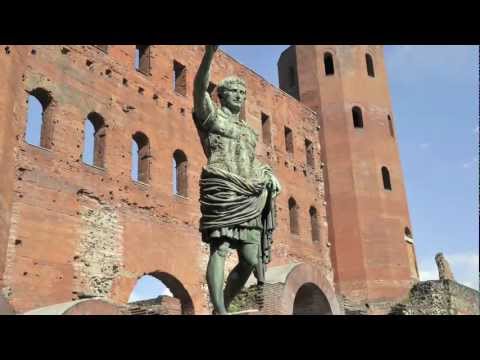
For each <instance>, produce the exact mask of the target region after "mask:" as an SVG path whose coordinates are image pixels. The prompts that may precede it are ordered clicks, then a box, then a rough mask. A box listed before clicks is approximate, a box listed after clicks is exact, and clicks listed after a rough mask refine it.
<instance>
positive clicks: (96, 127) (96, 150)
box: [83, 112, 106, 168]
mask: <svg viewBox="0 0 480 360" xmlns="http://www.w3.org/2000/svg"><path fill="white" fill-rule="evenodd" d="M105 131H106V128H105V120H104V119H103V117H102V116H101V115H100V114H98V113H96V112H92V113H90V114H88V116H87V118H86V119H85V132H84V147H83V162H84V163H86V164H89V165H93V166H97V167H100V168H103V167H104V166H105V164H104V162H105Z"/></svg>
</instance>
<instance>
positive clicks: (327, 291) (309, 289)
mask: <svg viewBox="0 0 480 360" xmlns="http://www.w3.org/2000/svg"><path fill="white" fill-rule="evenodd" d="M284 283H285V285H284V288H283V294H282V309H283V311H284V312H285V313H286V314H294V313H295V311H297V313H304V314H306V313H308V314H315V315H341V314H343V311H342V308H341V306H340V304H339V303H338V300H337V297H336V294H335V290H334V289H333V287H332V286H331V285H330V283H329V282H328V281H327V279H326V278H325V277H324V276H323V274H322V273H321V271H320V270H319V269H317V268H316V267H314V266H311V265H308V264H305V263H299V264H295V265H293V266H292V267H291V269H290V270H289V271H288V274H287V275H286V278H285V280H284ZM295 305H296V306H295ZM302 305H303V309H304V310H303V312H302V311H300V309H301V307H302ZM306 305H309V306H308V308H309V309H306V308H307V306H306ZM308 310H309V311H308Z"/></svg>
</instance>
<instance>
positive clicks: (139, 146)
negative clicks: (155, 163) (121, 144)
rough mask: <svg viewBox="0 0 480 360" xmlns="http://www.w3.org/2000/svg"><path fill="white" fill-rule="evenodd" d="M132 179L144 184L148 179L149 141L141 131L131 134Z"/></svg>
mask: <svg viewBox="0 0 480 360" xmlns="http://www.w3.org/2000/svg"><path fill="white" fill-rule="evenodd" d="M132 139H133V141H132V179H133V180H135V181H139V182H142V183H145V184H148V183H149V181H150V159H151V155H150V143H149V141H148V137H147V136H146V135H145V134H144V133H141V132H136V133H135V134H133V136H132Z"/></svg>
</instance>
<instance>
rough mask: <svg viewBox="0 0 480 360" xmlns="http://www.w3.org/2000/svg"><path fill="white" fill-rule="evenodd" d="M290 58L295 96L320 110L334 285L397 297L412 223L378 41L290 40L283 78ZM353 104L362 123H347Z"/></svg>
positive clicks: (356, 294)
mask: <svg viewBox="0 0 480 360" xmlns="http://www.w3.org/2000/svg"><path fill="white" fill-rule="evenodd" d="M327 51H328V52H330V53H331V54H332V55H333V60H334V66H335V74H334V75H333V76H326V75H325V69H324V61H323V59H324V57H323V56H324V53H325V52H327ZM367 52H368V53H370V54H371V55H372V56H373V59H374V66H375V77H374V78H372V77H369V76H368V75H367V69H366V64H365V54H366V53H367ZM292 53H294V54H295V56H293V55H292ZM293 59H294V60H293ZM292 65H293V66H295V67H296V69H297V73H298V74H297V76H298V82H299V99H300V100H301V101H302V102H303V103H305V104H306V105H308V106H310V107H311V108H312V109H313V110H315V111H317V112H318V114H319V125H320V126H321V131H320V142H321V143H322V150H323V151H322V156H323V159H324V161H325V163H326V166H327V172H326V183H325V189H326V192H327V193H328V199H327V200H328V206H327V213H328V218H329V231H330V236H329V238H330V240H331V242H332V244H333V248H332V261H333V263H334V266H335V270H336V271H335V277H336V282H337V283H338V285H339V289H340V292H341V293H342V294H343V295H346V296H347V297H349V298H352V299H353V300H356V301H367V302H375V301H386V300H393V299H399V298H401V297H402V296H405V295H406V294H407V292H408V289H409V288H410V285H411V283H412V281H415V280H416V279H417V278H418V274H417V273H416V271H415V272H412V271H411V267H410V259H409V253H408V252H407V250H408V246H409V244H408V243H407V242H406V241H405V240H404V228H405V227H406V226H408V227H409V228H411V224H410V220H409V214H408V207H407V199H406V193H405V188H404V184H403V174H402V168H401V164H400V159H399V154H398V148H397V142H396V141H397V140H396V138H393V137H392V136H391V135H390V130H389V124H388V115H389V114H390V115H391V117H392V120H393V123H394V122H395V116H394V114H393V110H392V105H391V101H390V96H389V90H388V82H387V74H386V69H385V63H384V59H383V48H382V47H381V46H361V45H356V46H338V45H332V46H295V47H292V48H290V49H289V50H288V51H286V53H285V55H283V56H282V58H281V60H280V62H279V70H280V73H281V74H282V73H284V75H283V77H285V72H287V71H288V70H287V69H288V67H289V66H292ZM281 77H282V75H281ZM353 106H359V107H360V108H361V109H362V112H363V122H364V128H363V129H358V128H354V127H353V120H352V107H353ZM382 166H387V167H388V169H389V170H390V175H391V182H392V186H393V190H392V191H385V190H384V189H383V183H382V177H381V172H380V169H381V167H382ZM412 254H413V253H412ZM410 256H412V255H410ZM413 261H415V259H413Z"/></svg>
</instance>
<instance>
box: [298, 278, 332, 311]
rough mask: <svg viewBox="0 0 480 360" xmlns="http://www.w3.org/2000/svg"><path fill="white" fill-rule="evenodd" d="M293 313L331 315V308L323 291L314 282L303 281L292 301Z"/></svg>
mask: <svg viewBox="0 0 480 360" xmlns="http://www.w3.org/2000/svg"><path fill="white" fill-rule="evenodd" d="M293 315H332V309H331V308H330V304H329V303H328V300H327V298H326V297H325V294H324V293H323V291H322V290H321V289H320V288H319V287H318V286H317V285H315V284H314V283H305V284H303V285H302V286H301V287H300V288H299V289H298V291H297V294H296V295H295V300H294V301H293Z"/></svg>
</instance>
